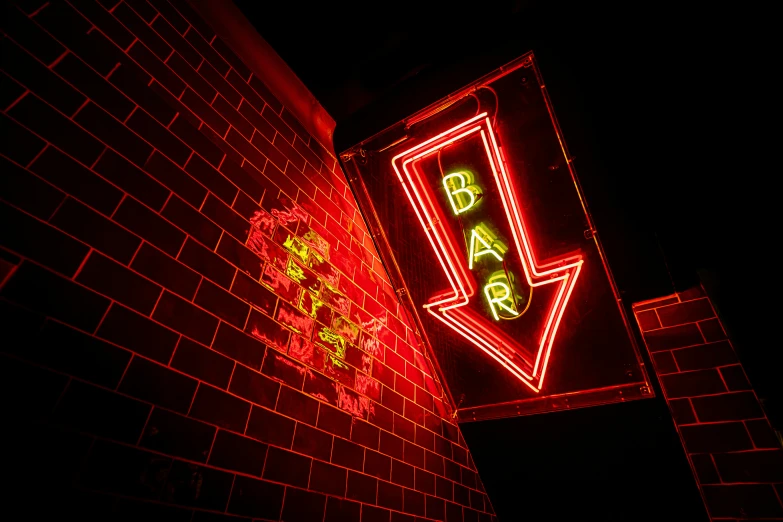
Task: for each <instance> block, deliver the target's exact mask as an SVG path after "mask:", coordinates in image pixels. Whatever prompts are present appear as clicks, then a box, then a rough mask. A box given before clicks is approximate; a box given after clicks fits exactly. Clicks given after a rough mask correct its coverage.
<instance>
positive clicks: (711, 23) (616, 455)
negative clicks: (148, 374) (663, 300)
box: [237, 0, 783, 521]
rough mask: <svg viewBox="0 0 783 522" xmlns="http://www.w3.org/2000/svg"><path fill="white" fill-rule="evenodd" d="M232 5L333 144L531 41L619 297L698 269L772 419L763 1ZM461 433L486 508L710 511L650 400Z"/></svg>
mask: <svg viewBox="0 0 783 522" xmlns="http://www.w3.org/2000/svg"><path fill="white" fill-rule="evenodd" d="M237 4H238V5H239V7H240V8H241V9H242V10H243V12H244V13H245V14H246V15H247V17H248V18H249V19H250V21H251V22H252V23H253V24H254V25H255V26H256V28H257V29H258V31H259V33H260V34H261V35H262V36H263V37H264V38H265V39H266V40H267V41H268V42H269V43H270V44H271V45H272V46H273V47H274V48H275V50H277V52H278V53H279V54H280V55H281V56H282V58H283V59H284V60H285V61H286V62H287V63H288V64H289V65H290V66H291V68H292V69H293V70H294V72H295V73H296V74H297V75H298V76H299V77H300V78H301V80H302V81H303V82H304V83H305V85H307V87H308V88H309V89H310V90H311V91H312V92H313V94H314V95H315V96H316V98H317V99H318V100H319V101H320V102H321V103H322V105H323V106H324V107H325V109H326V110H327V111H328V112H329V113H330V114H331V115H332V116H333V117H334V119H335V120H336V121H337V130H336V146H337V148H338V150H342V149H344V148H347V147H348V146H351V145H353V144H354V143H356V142H358V141H359V140H361V139H362V138H365V137H368V136H370V135H372V134H374V133H375V132H377V131H379V130H381V129H382V128H383V127H385V126H386V125H388V124H391V123H394V122H396V121H398V120H400V119H401V118H403V117H405V116H406V115H408V114H410V113H411V112H413V111H415V110H417V109H420V108H422V107H424V106H426V105H427V104H429V103H431V102H433V101H435V100H436V99H438V98H440V97H442V96H444V95H447V94H449V93H450V92H452V91H454V90H455V89H457V88H459V87H461V86H462V85H464V84H466V83H468V82H470V81H472V80H474V79H476V78H478V77H479V76H481V75H483V74H485V73H487V72H490V71H491V70H493V69H495V68H497V67H498V66H500V65H502V64H504V63H506V62H508V61H510V60H511V59H513V58H515V57H517V56H519V55H521V54H523V53H525V52H527V51H530V50H533V51H534V53H535V55H536V58H537V60H538V63H539V66H540V68H541V71H542V74H543V77H544V80H545V81H546V83H547V88H548V90H549V93H550V96H551V98H552V101H553V104H554V107H555V111H556V114H557V117H558V119H559V121H560V125H561V127H562V129H563V132H564V135H565V138H566V140H567V143H568V147H569V149H570V151H571V153H572V155H573V156H574V157H575V164H576V169H577V173H578V174H579V177H580V180H581V182H582V185H583V187H584V190H585V193H586V196H587V201H588V204H589V205H590V208H591V211H592V214H593V217H594V219H595V221H596V225H597V228H598V231H599V234H600V236H601V238H602V240H603V244H604V247H605V249H606V251H607V255H608V259H609V264H610V266H611V267H612V270H613V272H614V275H615V278H616V279H617V282H618V285H619V287H620V289H621V292H622V294H623V297H624V298H625V300H626V301H627V303H631V302H634V301H638V300H642V299H649V298H653V297H658V296H662V295H666V294H669V293H671V292H672V291H673V290H675V289H676V290H685V289H687V288H689V287H691V286H693V285H695V284H698V283H699V281H701V282H702V283H703V285H704V286H705V288H706V289H707V290H708V292H709V293H710V295H711V297H712V298H713V300H714V302H715V303H716V305H717V306H718V307H719V313H720V314H721V316H722V318H723V320H724V323H725V324H726V326H727V328H728V329H729V334H730V335H731V336H732V338H733V340H734V342H735V347H736V349H737V351H738V353H739V355H740V357H741V359H742V362H743V363H744V364H745V367H746V370H747V372H748V374H749V377H750V379H751V382H752V383H753V385H754V388H755V389H756V390H757V392H758V393H759V396H760V397H761V399H762V401H763V402H764V405H765V408H766V409H767V413H768V415H769V417H770V420H771V422H772V423H773V426H775V427H776V428H777V429H778V430H780V429H781V425H782V424H783V423H782V422H781V419H782V418H781V414H780V411H779V410H780V403H779V402H778V401H777V398H776V393H778V391H779V390H777V388H778V387H779V382H780V379H779V378H777V377H776V372H777V371H778V370H776V368H779V366H776V365H775V364H773V360H774V359H775V357H774V354H773V347H774V346H776V345H779V344H780V341H779V339H778V338H777V336H776V333H777V332H776V331H777V328H776V324H777V323H776V322H775V321H774V319H773V318H772V317H774V312H776V311H777V308H778V307H777V306H776V305H775V303H776V302H777V297H776V294H772V296H769V295H768V294H769V293H771V292H773V288H776V287H777V286H778V285H775V284H773V283H772V281H773V280H774V278H775V277H776V272H777V270H775V268H774V267H775V257H777V256H775V255H774V254H773V252H775V251H777V249H778V247H776V246H775V243H776V240H777V238H778V237H779V236H780V234H779V233H778V232H776V231H774V230H773V224H774V223H779V222H780V219H779V218H778V217H777V216H776V215H775V213H774V210H773V209H775V208H776V205H775V204H774V198H775V197H776V196H775V193H774V189H773V187H774V186H775V185H777V184H778V182H777V181H775V178H776V177H777V176H776V175H775V172H776V171H779V168H776V163H777V162H776V161H775V151H776V147H771V146H770V145H769V144H768V143H766V141H767V140H768V138H766V136H767V135H770V136H771V131H772V129H774V124H773V123H771V122H769V121H768V120H769V119H770V118H771V116H768V115H767V112H768V111H769V106H768V98H766V97H765V96H764V92H765V91H766V90H768V89H770V87H769V85H770V83H769V79H768V76H771V75H772V74H773V72H774V71H773V70H771V69H768V68H767V67H766V66H765V64H766V63H767V62H766V61H765V57H764V56H763V54H764V49H765V48H766V47H767V44H768V42H766V41H765V40H769V39H770V37H768V36H767V35H768V34H772V33H771V32H768V31H767V29H766V28H765V27H764V20H766V19H770V18H771V13H763V12H757V13H752V12H747V11H745V12H737V11H731V12H728V11H727V12H718V11H716V10H715V9H716V8H709V9H707V8H706V7H705V8H703V9H700V8H697V7H695V6H688V7H684V6H683V5H682V4H673V5H664V4H662V3H652V4H649V3H648V4H628V5H626V6H623V4H617V3H612V5H605V6H600V5H599V6H596V5H595V4H594V3H581V4H580V5H581V7H574V6H571V5H565V4H563V3H552V2H548V3H544V2H532V1H531V2H525V1H502V2H495V3H490V2H476V3H474V4H465V3H457V2H452V3H445V2H441V3H439V4H440V5H429V4H428V5H426V6H425V5H422V4H423V3H422V2H395V3H389V4H388V5H381V4H375V3H369V2H368V3H351V4H345V3H340V5H339V6H338V5H337V4H336V3H328V2H326V3H320V4H315V5H314V6H308V8H307V9H309V10H310V13H309V14H310V16H311V19H310V22H309V23H307V24H305V26H301V25H299V24H291V23H282V22H281V20H294V19H297V18H298V17H299V16H301V13H300V12H299V11H300V10H301V9H302V6H301V5H298V4H295V3H279V4H278V5H277V7H274V8H273V7H271V6H270V5H267V3H266V2H264V3H263V5H261V3H259V4H256V2H254V1H251V0H242V1H237ZM275 9H276V10H278V13H277V14H276V15H275V16H272V15H271V13H270V10H275ZM770 63H772V62H770ZM768 133H769V134H768ZM463 430H464V433H465V437H466V438H467V440H468V443H469V445H470V447H471V451H472V452H473V455H474V459H475V460H476V463H477V465H478V467H479V471H480V473H481V476H482V478H483V480H484V482H485V486H486V487H487V490H488V493H489V495H490V498H491V499H492V500H493V502H494V506H495V509H496V511H497V513H498V515H499V516H500V520H504V521H505V520H583V519H584V518H583V517H584V514H585V513H592V514H593V515H595V516H596V517H595V519H600V520H607V521H608V520H612V521H614V520H618V521H619V520H635V521H641V520H650V521H652V520H664V519H665V520H689V521H690V520H706V515H705V514H704V508H703V506H702V505H701V501H700V499H699V497H698V491H697V489H696V486H695V483H694V482H693V479H692V478H691V475H690V470H689V468H688V465H687V461H686V459H685V456H684V454H683V452H682V448H681V447H680V443H679V440H678V439H677V435H676V433H675V431H674V428H673V426H672V425H671V419H670V417H669V414H668V411H667V409H666V405H665V403H664V401H663V399H662V398H658V399H655V400H647V401H639V402H636V403H629V404H618V405H613V406H602V407H597V408H590V409H586V410H581V411H572V412H564V413H555V414H546V415H540V416H535V417H525V418H518V419H507V420H502V421H490V422H484V423H476V424H466V425H464V426H463ZM607 499H611V501H607ZM677 517H680V518H677Z"/></svg>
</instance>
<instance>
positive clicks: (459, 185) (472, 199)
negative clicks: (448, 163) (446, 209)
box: [443, 172, 476, 214]
mask: <svg viewBox="0 0 783 522" xmlns="http://www.w3.org/2000/svg"><path fill="white" fill-rule="evenodd" d="M472 177H473V176H471V174H470V172H453V173H451V174H448V175H447V176H444V177H443V188H445V189H446V193H447V194H448V195H449V202H450V203H451V208H452V209H454V213H455V214H462V213H463V212H466V211H467V210H469V209H470V208H471V207H473V205H475V204H476V194H475V190H476V189H475V187H474V186H472V185H470V183H471V181H472Z"/></svg>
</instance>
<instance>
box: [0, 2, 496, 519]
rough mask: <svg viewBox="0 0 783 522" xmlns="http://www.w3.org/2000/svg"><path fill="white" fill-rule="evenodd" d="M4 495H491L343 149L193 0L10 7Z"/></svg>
mask: <svg viewBox="0 0 783 522" xmlns="http://www.w3.org/2000/svg"><path fill="white" fill-rule="evenodd" d="M4 11H5V12H4V13H3V16H2V24H3V28H4V38H3V42H2V45H3V51H2V53H3V63H2V68H3V73H4V74H3V75H2V79H3V87H2V99H0V103H2V111H3V143H2V146H3V149H2V153H3V156H4V157H3V159H2V161H3V167H2V171H3V174H2V178H0V179H2V181H1V182H0V199H1V200H2V201H0V213H1V215H0V222H1V223H2V226H0V238H1V239H0V245H1V246H2V248H1V249H0V281H2V283H1V284H2V290H1V291H0V295H1V299H0V307H2V311H0V318H2V328H3V334H2V335H3V341H2V343H0V344H2V354H0V386H1V387H2V401H3V413H2V415H3V425H4V427H3V432H4V436H5V438H6V440H7V441H8V442H6V443H5V444H4V449H5V451H4V453H6V455H5V456H4V460H5V464H4V471H5V479H6V482H7V483H10V484H11V486H10V489H9V490H6V493H8V492H9V491H10V492H11V493H12V495H13V497H12V498H16V504H15V503H14V502H10V503H9V502H4V506H3V509H4V510H14V511H17V510H19V509H24V510H26V511H28V512H30V513H35V514H39V515H40V514H43V513H46V514H49V515H51V514H53V513H54V514H56V515H58V516H59V517H61V516H62V515H63V514H73V513H76V514H78V518H79V519H80V520H90V519H95V520H126V519H128V520H130V519H133V520H138V519H142V518H147V519H151V520H158V519H163V518H164V517H165V519H166V520H193V521H206V520H209V521H217V520H241V519H247V518H240V517H249V518H255V519H261V520H285V521H291V522H294V521H322V520H323V521H333V522H351V521H359V520H361V521H362V522H370V521H384V522H391V521H394V522H402V521H413V520H417V521H418V520H446V521H448V522H454V521H465V522H468V521H485V520H494V518H495V517H494V515H492V514H491V513H492V508H491V506H490V503H489V501H488V499H487V497H486V495H485V493H484V489H483V487H482V485H481V481H480V479H479V478H478V475H477V472H476V468H475V466H474V464H473V461H472V459H471V457H470V453H469V452H468V450H467V448H466V446H465V442H464V440H463V439H462V436H461V434H460V431H459V429H458V428H457V426H456V425H455V424H454V422H453V421H452V420H451V416H450V408H449V405H448V404H446V403H444V398H443V394H442V393H441V388H440V385H439V383H438V382H437V379H436V377H435V376H434V375H433V373H432V371H431V369H430V364H429V361H428V358H427V356H426V355H425V354H423V353H422V351H421V349H420V347H419V345H418V343H417V342H416V338H415V335H414V334H413V332H412V331H411V330H410V328H409V326H408V322H407V321H406V318H405V317H404V316H403V315H402V314H401V312H400V309H399V307H398V302H397V300H396V298H395V294H394V292H393V291H392V289H391V287H390V286H389V283H388V281H387V280H386V277H385V275H384V273H383V270H382V268H381V265H380V263H379V261H378V256H377V253H376V251H375V250H374V248H373V245H372V242H371V241H370V238H369V237H368V235H367V233H366V229H365V227H364V224H363V222H362V220H361V217H360V215H359V214H358V212H357V210H356V204H355V202H354V200H353V198H352V196H351V194H350V192H349V191H348V188H347V185H346V183H345V181H344V179H343V177H342V174H341V172H340V170H339V167H338V166H337V163H336V161H335V158H334V157H333V155H331V154H330V153H329V152H328V151H327V150H325V149H324V148H323V147H322V146H321V145H319V144H318V143H317V142H316V141H315V140H313V139H311V138H310V136H308V135H307V133H306V132H305V131H304V130H303V129H302V127H301V125H300V124H299V123H298V122H297V121H296V119H295V118H294V117H293V116H292V115H291V113H290V112H289V111H288V110H287V109H286V108H285V107H283V106H282V105H281V103H280V102H279V101H278V100H277V99H276V98H275V96H274V95H273V94H272V93H271V92H270V91H269V90H268V89H267V88H266V87H265V85H264V79H263V77H261V78H259V77H257V76H256V75H254V74H252V73H251V71H250V70H249V69H248V67H247V66H246V65H245V64H244V63H243V62H242V61H241V60H240V59H239V58H237V56H236V55H235V54H234V53H233V52H232V51H231V50H229V48H228V47H227V46H226V45H225V44H224V43H223V41H222V40H221V39H220V38H219V37H216V35H215V34H214V33H213V31H212V30H211V29H210V26H209V25H208V24H207V23H205V21H204V20H203V19H201V18H199V16H198V15H197V14H196V12H195V11H194V10H193V9H192V8H191V7H189V6H188V4H187V3H185V2H183V1H181V0H180V1H173V0H172V1H171V2H167V1H166V0H149V2H147V1H145V0H135V1H130V0H129V1H127V2H117V1H116V0H107V1H101V2H94V1H89V0H84V1H82V0H71V1H69V2H63V1H56V2H54V1H53V2H42V1H35V0H30V1H19V2H16V3H15V4H13V3H12V4H11V5H8V4H6V5H5V7H4Z"/></svg>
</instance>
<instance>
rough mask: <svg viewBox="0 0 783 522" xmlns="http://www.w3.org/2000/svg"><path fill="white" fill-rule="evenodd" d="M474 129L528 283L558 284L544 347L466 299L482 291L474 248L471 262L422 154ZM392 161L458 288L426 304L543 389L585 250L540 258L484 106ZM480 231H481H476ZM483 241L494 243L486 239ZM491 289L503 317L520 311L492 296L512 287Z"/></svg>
mask: <svg viewBox="0 0 783 522" xmlns="http://www.w3.org/2000/svg"><path fill="white" fill-rule="evenodd" d="M474 136H477V137H479V138H480V139H481V142H482V143H483V145H484V149H485V152H486V155H487V159H488V161H489V165H490V168H491V171H492V172H491V173H492V178H493V179H494V181H495V184H496V186H497V190H498V194H499V196H500V200H501V203H502V205H503V210H504V213H505V215H506V219H507V221H508V224H509V227H510V230H511V237H512V238H513V240H514V245H515V247H516V249H517V253H518V254H519V259H520V264H521V265H522V271H523V273H524V276H525V280H526V282H527V284H528V286H530V287H539V286H544V285H548V284H556V285H557V290H556V292H555V297H554V300H553V303H552V306H551V308H550V311H549V313H548V315H547V316H546V318H545V323H544V327H543V330H542V333H541V337H540V342H539V343H538V346H536V347H526V346H522V345H520V344H519V343H518V342H517V341H516V340H515V339H511V338H509V336H507V335H506V334H505V333H504V332H503V331H502V330H500V329H499V328H498V327H497V326H496V325H495V324H494V323H492V322H491V321H490V320H488V318H486V317H484V316H482V315H480V314H479V313H477V312H475V311H474V310H472V309H471V308H469V307H467V306H466V305H468V304H469V303H470V300H471V298H472V297H473V296H474V295H475V294H476V291H477V288H476V281H475V279H474V277H473V276H472V274H471V272H470V270H471V269H472V261H473V259H474V256H473V255H469V256H468V258H469V260H468V262H467V263H466V260H465V256H464V254H462V253H461V250H462V249H461V248H460V247H459V243H458V242H457V241H456V238H454V237H453V235H452V233H451V231H450V230H449V229H448V228H447V226H446V223H444V221H445V220H444V217H445V216H444V214H443V212H442V210H441V208H440V206H439V205H438V203H437V202H436V198H435V196H434V194H433V192H432V189H431V187H430V186H429V184H428V182H427V181H426V179H425V178H424V177H423V176H422V173H421V172H420V169H419V164H420V160H421V159H422V158H424V157H425V156H428V155H430V154H433V153H436V152H437V151H439V150H441V149H443V148H444V147H446V146H447V145H450V144H452V143H455V142H457V141H460V140H463V139H465V138H468V137H474ZM392 167H393V168H394V171H395V173H396V174H397V177H398V179H399V180H400V183H401V184H402V186H403V189H404V191H405V194H406V196H407V197H408V199H409V200H410V202H411V205H412V207H413V210H414V212H415V214H416V217H417V218H418V219H419V222H420V223H421V226H422V228H423V229H424V232H425V234H426V237H427V240H428V241H429V243H430V246H431V247H432V249H433V251H434V253H435V256H436V258H437V260H438V262H439V263H440V265H441V267H442V269H443V272H444V274H445V275H446V278H447V280H448V283H449V287H450V290H447V291H444V292H440V293H438V294H437V295H434V296H432V297H431V298H430V300H429V302H428V303H427V304H425V305H424V307H425V308H426V309H427V311H428V312H429V313H431V314H432V315H433V316H434V317H436V318H437V319H438V320H440V321H442V322H443V323H445V324H446V325H447V326H449V327H450V328H452V329H454V330H455V331H456V332H457V333H458V334H459V335H461V336H462V337H464V338H465V339H467V340H468V341H469V342H471V343H472V344H473V345H474V346H476V347H477V348H479V349H481V350H482V351H484V352H485V353H486V354H488V355H489V356H490V357H492V358H493V359H494V360H495V361H497V362H498V363H499V364H500V365H502V366H503V367H504V368H506V369H507V370H508V371H509V372H511V373H512V374H513V375H514V376H516V377H517V378H519V379H520V380H521V381H522V382H523V383H525V384H526V385H527V386H529V387H530V388H531V389H532V390H534V391H535V392H538V391H540V390H541V387H542V386H543V383H544V377H545V375H546V369H547V366H548V362H549V357H550V354H551V351H552V346H553V343H554V340H555V336H556V333H557V329H558V327H559V325H560V320H561V319H562V317H563V312H564V310H565V307H566V305H567V304H568V300H569V298H570V297H571V292H572V290H573V288H574V284H575V283H576V280H577V278H578V277H579V272H580V271H581V268H582V263H583V262H584V261H583V259H582V256H581V254H579V253H578V252H577V253H574V254H571V255H568V256H566V257H564V258H562V259H557V260H555V261H551V262H548V263H544V264H539V263H538V262H537V260H536V258H535V254H534V252H533V250H532V246H531V242H530V239H529V236H528V233H527V231H526V229H525V226H524V220H523V219H522V214H521V211H520V203H519V196H518V194H517V193H516V191H515V189H514V186H513V184H512V181H511V178H510V177H509V175H508V172H507V171H506V166H505V161H504V159H503V155H502V152H501V150H500V148H499V146H498V143H497V140H496V138H495V133H494V130H493V129H492V125H491V122H490V119H489V118H488V117H487V113H481V114H478V115H477V116H474V117H473V118H470V119H468V120H466V121H464V122H462V123H460V124H459V125H457V126H455V127H452V128H451V129H448V130H447V131H445V132H442V133H440V134H438V135H436V136H434V137H432V138H430V139H428V140H426V141H424V142H422V143H420V144H418V145H416V146H415V147H413V148H411V149H408V150H406V151H404V152H402V153H400V154H397V155H396V156H394V158H392ZM454 179H456V177H454V178H451V179H450V180H449V181H452V180H454ZM460 179H461V181H460V183H459V186H457V185H456V183H451V185H450V186H449V185H447V184H446V183H445V182H444V186H445V188H446V190H447V193H450V192H451V191H452V189H454V188H457V189H462V188H467V186H464V187H463V183H462V182H463V181H464V182H465V183H467V182H468V180H466V179H464V178H460ZM450 198H451V196H450ZM450 201H451V203H452V210H454V211H455V213H459V212H457V210H458V208H462V207H456V206H455V205H454V200H452V199H450ZM474 203H475V201H474ZM472 206H473V205H471V207H472ZM472 239H473V234H471V240H472ZM483 239H485V238H483ZM479 242H480V243H485V242H486V243H489V242H488V241H486V239H485V241H479ZM491 245H492V243H489V246H491ZM474 246H475V244H474ZM482 246H484V247H485V249H486V248H487V245H482ZM490 251H491V252H495V250H494V249H490ZM472 253H473V248H471V253H470V254H472ZM487 254H488V252H487ZM496 282H498V281H495V282H490V284H491V285H494V283H496ZM506 284H507V283H506ZM507 288H508V295H509V298H512V299H513V287H512V285H511V284H508V287H507ZM489 291H490V292H491V293H492V297H490V296H489V295H488V294H487V290H486V289H485V291H484V294H485V297H486V298H487V299H488V300H489V301H490V307H491V309H492V310H493V312H495V313H497V315H498V317H501V315H500V313H499V312H503V311H505V312H508V310H506V309H504V308H503V307H501V306H500V303H503V304H505V305H506V306H508V308H511V309H512V310H513V312H509V313H513V314H516V315H518V314H517V311H516V306H513V307H512V306H511V305H509V304H508V303H507V301H505V300H500V301H494V304H493V302H492V299H499V298H500V296H502V295H505V292H503V293H502V294H501V293H499V294H498V295H495V292H496V291H497V292H501V291H502V289H501V287H500V286H491V287H490V290H489ZM495 305H497V307H495Z"/></svg>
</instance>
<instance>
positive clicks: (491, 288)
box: [484, 282, 519, 321]
mask: <svg viewBox="0 0 783 522" xmlns="http://www.w3.org/2000/svg"><path fill="white" fill-rule="evenodd" d="M484 295H486V296H487V301H489V307H490V308H491V309H492V316H493V317H494V318H495V321H499V320H500V317H498V309H502V310H505V311H506V312H508V313H510V314H511V315H513V316H517V315H519V313H518V312H517V311H516V310H515V309H514V308H511V307H510V306H508V305H507V304H505V302H504V301H510V302H511V306H514V302H513V301H512V300H511V288H509V286H508V285H507V284H506V283H500V282H497V283H489V284H488V285H487V286H485V287H484ZM495 305H497V308H495Z"/></svg>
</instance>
